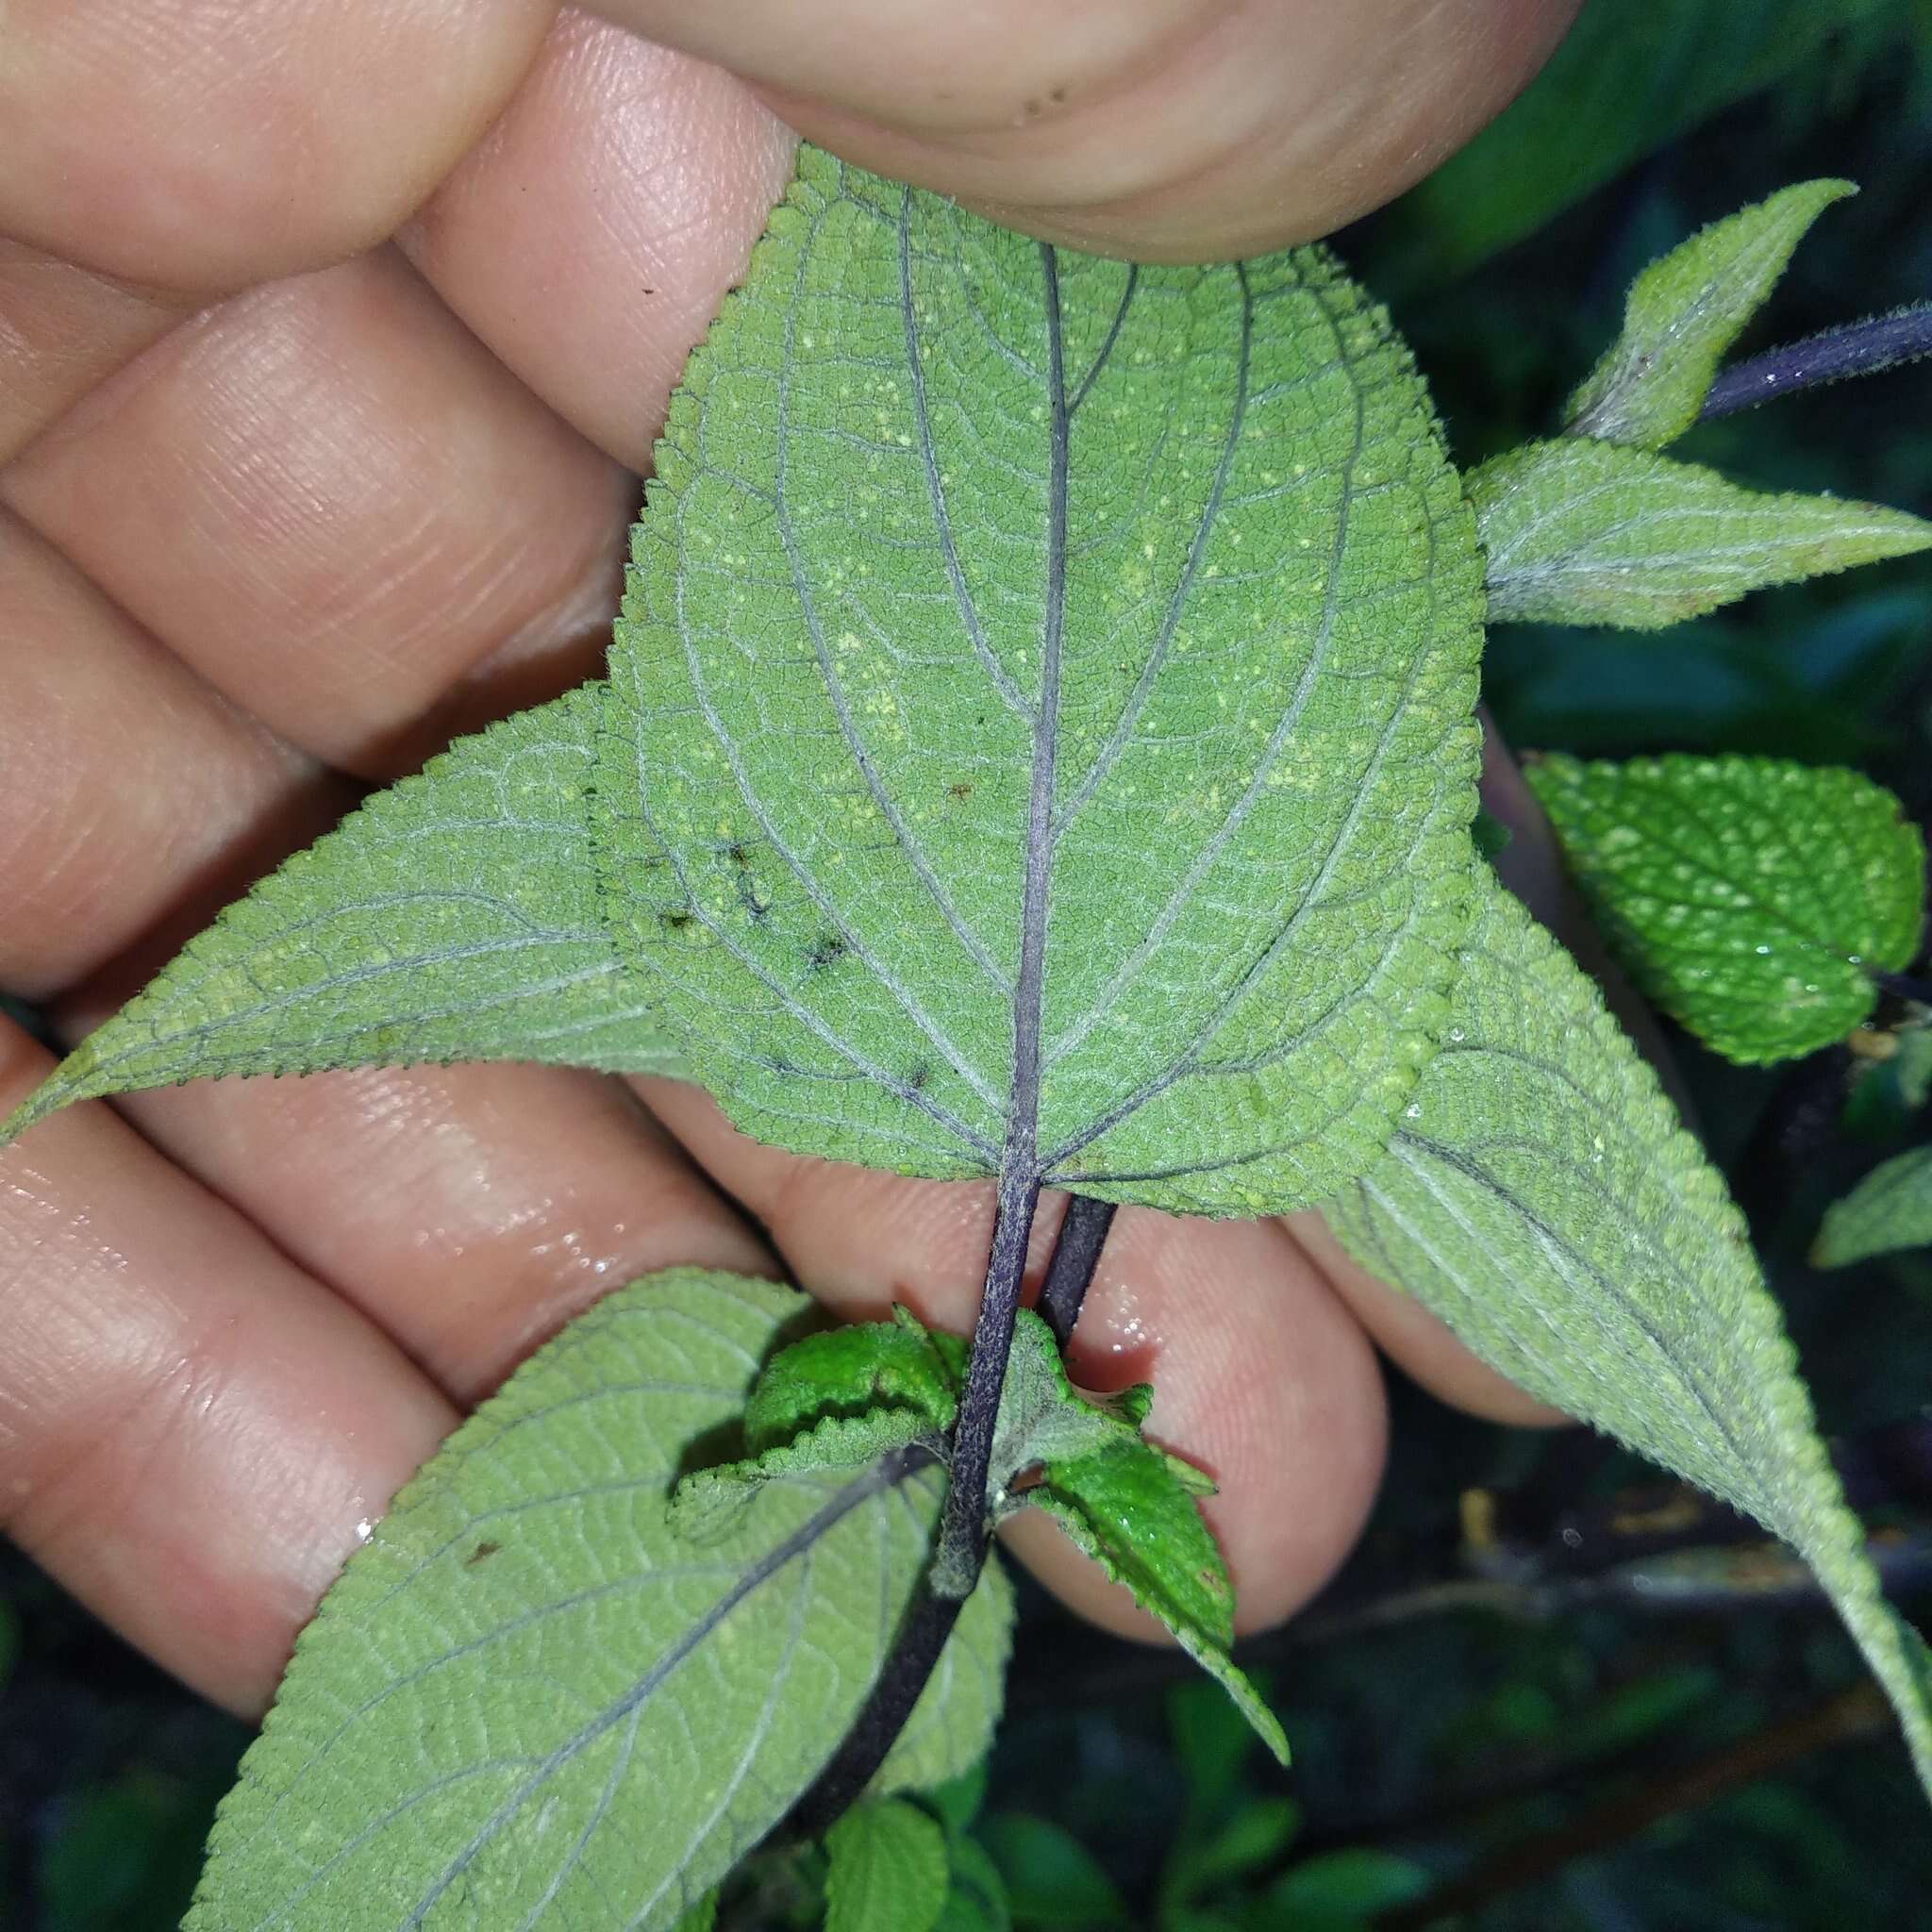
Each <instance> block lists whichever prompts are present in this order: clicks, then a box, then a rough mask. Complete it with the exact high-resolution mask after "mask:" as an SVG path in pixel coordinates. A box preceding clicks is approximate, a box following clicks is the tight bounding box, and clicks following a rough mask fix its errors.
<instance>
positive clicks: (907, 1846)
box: [825, 1798, 950, 1932]
mask: <svg viewBox="0 0 1932 1932" xmlns="http://www.w3.org/2000/svg"><path fill="white" fill-rule="evenodd" d="M825 1856H826V1859H827V1867H826V1872H825V1932H933V1927H934V1926H935V1925H936V1924H938V1923H939V1918H940V1914H941V1912H942V1911H943V1910H944V1909H945V1904H946V1892H947V1889H948V1886H947V1879H948V1874H949V1871H950V1867H949V1864H948V1861H947V1857H946V1834H945V1832H944V1830H943V1829H942V1828H941V1825H940V1824H939V1823H938V1822H937V1821H936V1820H934V1819H932V1818H929V1817H927V1816H926V1814H925V1813H924V1811H922V1810H920V1808H919V1807H917V1806H916V1805H908V1804H907V1802H906V1801H905V1800H904V1799H903V1798H885V1799H877V1800H874V1802H873V1803H871V1804H869V1805H855V1806H854V1807H852V1809H851V1810H849V1811H848V1812H846V1813H845V1815H844V1816H843V1817H842V1818H841V1819H840V1820H839V1822H838V1823H837V1824H835V1825H833V1826H832V1828H831V1830H830V1831H828V1832H827V1833H826V1834H825Z"/></svg>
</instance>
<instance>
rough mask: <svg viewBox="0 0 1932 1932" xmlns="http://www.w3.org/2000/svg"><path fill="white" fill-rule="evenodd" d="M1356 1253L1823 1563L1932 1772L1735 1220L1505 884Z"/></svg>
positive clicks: (1569, 970) (1926, 1711) (1910, 1658)
mask: <svg viewBox="0 0 1932 1932" xmlns="http://www.w3.org/2000/svg"><path fill="white" fill-rule="evenodd" d="M1465 957H1466V962H1467V966H1468V975H1467V977H1466V978H1465V980H1464V982H1463V989H1462V994H1461V998H1460V1001H1459V1006H1458V1011H1457V1019H1456V1024H1454V1025H1453V1026H1452V1027H1451V1028H1450V1030H1449V1033H1448V1035H1447V1038H1446V1040H1445V1042H1444V1045H1443V1050H1442V1052H1441V1055H1440V1056H1439V1057H1438V1058H1437V1059H1436V1061H1435V1063H1434V1064H1433V1065H1432V1066H1431V1067H1430V1069H1429V1072H1428V1074H1426V1075H1425V1076H1424V1080H1423V1082H1422V1085H1421V1086H1420V1087H1419V1088H1418V1090H1417V1091H1416V1095H1415V1098H1414V1099H1413V1100H1412V1101H1411V1102H1410V1103H1409V1105H1408V1107H1407V1108H1406V1109H1405V1112H1404V1117H1403V1122H1402V1127H1401V1131H1400V1132H1399V1133H1398V1134H1397V1136H1396V1138H1395V1140H1394V1141H1393V1142H1392V1143H1391V1147H1390V1149H1389V1151H1388V1153H1387V1154H1386V1155H1385V1156H1384V1157H1383V1158H1382V1160H1381V1161H1380V1162H1378V1163H1377V1164H1376V1166H1375V1167H1374V1169H1372V1170H1371V1171H1370V1173H1369V1174H1366V1175H1364V1176H1363V1177H1362V1178H1361V1179H1360V1180H1359V1181H1357V1182H1356V1183H1355V1184H1354V1185H1352V1186H1351V1187H1350V1188H1348V1189H1347V1190H1346V1191H1344V1192H1343V1193H1342V1194H1341V1196H1340V1197H1338V1199H1337V1200H1336V1201H1335V1202H1333V1203H1331V1204H1330V1205H1329V1208H1328V1210H1327V1212H1328V1218H1329V1220H1330V1222H1331V1224H1333V1225H1334V1227H1335V1229H1336V1231H1337V1233H1338V1234H1339V1235H1340V1236H1341V1239H1342V1241H1343V1242H1344V1243H1345V1244H1346V1245H1347V1246H1348V1248H1349V1249H1350V1251H1351V1252H1352V1253H1353V1254H1355V1255H1356V1256H1357V1257H1358V1258H1359V1259H1360V1260H1361V1261H1362V1262H1363V1263H1364V1264H1365V1265H1366V1266H1368V1267H1370V1268H1372V1269H1374V1271H1375V1273H1376V1274H1379V1275H1380V1276H1381V1277H1382V1278H1383V1279H1384V1280H1386V1281H1391V1282H1396V1283H1399V1284H1401V1285H1402V1286H1403V1287H1405V1288H1407V1290H1408V1291H1410V1292H1411V1293H1412V1294H1414V1295H1415V1296H1416V1298H1417V1299H1418V1300H1419V1301H1422V1302H1423V1303H1424V1304H1425V1305H1426V1306H1427V1307H1430V1308H1432V1309H1433V1310H1434V1311H1435V1312H1436V1313H1437V1314H1438V1315H1440V1316H1441V1318H1442V1319H1443V1320H1444V1321H1445V1322H1447V1323H1448V1324H1449V1326H1450V1327H1451V1328H1453V1329H1454V1330H1455V1331H1456V1333H1457V1335H1458V1336H1459V1337H1460V1338H1461V1339H1462V1340H1463V1341H1464V1342H1466V1343H1467V1344H1468V1345H1469V1346H1470V1347H1471V1348H1472V1349H1473V1350H1474V1352H1475V1353H1476V1354H1477V1355H1478V1356H1480V1357H1482V1358H1483V1359H1484V1360H1485V1361H1487V1362H1489V1363H1490V1364H1491V1366H1492V1367H1494V1368H1496V1369H1498V1370H1500V1371H1501V1372H1502V1373H1503V1374H1506V1375H1507V1376H1508V1377H1509V1378H1510V1380H1512V1381H1513V1382H1515V1383H1517V1384H1518V1386H1520V1387H1521V1388H1524V1389H1526V1390H1527V1391H1529V1392H1530V1393H1531V1394H1533V1395H1536V1396H1539V1397H1541V1399H1542V1400H1543V1401H1545V1402H1549V1403H1553V1404H1555V1405H1556V1406H1557V1407H1560V1408H1564V1409H1567V1410H1569V1411H1570V1413H1571V1414H1573V1415H1575V1416H1578V1417H1580V1418H1581V1419H1582V1420H1584V1421H1586V1422H1590V1423H1592V1424H1595V1425H1596V1426H1597V1427H1599V1428H1601V1429H1604V1430H1606V1431H1607V1432H1608V1433H1610V1434H1611V1435H1614V1436H1616V1437H1618V1438H1620V1439H1621V1440H1622V1441H1624V1442H1627V1443H1628V1444H1629V1445H1630V1446H1631V1447H1632V1448H1634V1449H1636V1450H1638V1451H1639V1452H1640V1453H1641V1454H1642V1455H1645V1456H1648V1457H1651V1458H1652V1459H1653V1460H1655V1461H1657V1462H1659V1463H1661V1464H1662V1465H1663V1466H1664V1467H1665V1468H1667V1469H1672V1470H1674V1471H1676V1472H1677V1473H1678V1474H1681V1475H1684V1476H1687V1477H1688V1478H1690V1479H1691V1481H1692V1482H1695V1483H1697V1484H1699V1485H1700V1486H1701V1487H1702V1488H1704V1489H1706V1490H1707V1491H1710V1492H1711V1493H1712V1494H1713V1495H1717V1496H1720V1497H1722V1498H1723V1499H1724V1501H1726V1502H1728V1503H1730V1504H1732V1505H1733V1506H1734V1507H1738V1508H1740V1509H1741V1510H1743V1511H1745V1512H1746V1513H1747V1514H1749V1515H1751V1516H1754V1517H1756V1518H1757V1521H1759V1522H1760V1523H1762V1524H1765V1525H1766V1526H1767V1527H1768V1528H1770V1529H1772V1530H1773V1531H1774V1532H1775V1533H1776V1534H1777V1535H1779V1536H1781V1537H1783V1538H1785V1540H1786V1541H1789V1542H1790V1543H1791V1544H1792V1545H1793V1546H1794V1547H1795V1548H1796V1549H1797V1550H1798V1551H1799V1552H1800V1554H1801V1555H1803V1556H1804V1557H1806V1558H1807V1561H1808V1562H1809V1563H1810V1564H1811V1566H1812V1568H1813V1570H1814V1571H1815V1572H1816V1573H1817V1574H1818V1577H1819V1581H1820V1582H1821V1583H1822V1584H1823V1586H1824V1589H1825V1591H1827V1592H1828V1593H1829V1594H1830V1596H1831V1599H1832V1601H1833V1602H1834V1603H1835V1604H1836V1605H1837V1607H1838V1609H1839V1612H1840V1615H1841V1616H1842V1617H1843V1618H1844V1621H1845V1624H1846V1625H1847V1626H1848V1628H1849V1629H1850V1631H1851V1633H1852V1636H1853V1637H1854V1639H1856V1641H1857V1643H1858V1646H1859V1648H1860V1649H1861V1650H1862V1651H1863V1652H1864V1654H1865V1656H1866V1657H1867V1659H1868V1660H1869V1661H1870V1663H1871V1665H1872V1667H1873V1669H1874V1672H1875V1673H1876V1674H1877V1675H1878V1678H1879V1680H1880V1682H1881V1683H1882V1684H1883V1685H1884V1687H1885V1689H1886V1691H1887V1692H1888V1693H1889V1694H1890V1697H1891V1700H1892V1702H1893V1704H1894V1706H1895V1707H1897V1710H1898V1713H1899V1717H1900V1720H1901V1722H1902V1724H1903V1725H1904V1727H1905V1731H1906V1736H1907V1741H1908V1742H1909V1744H1910V1746H1911V1750H1912V1754H1913V1757H1914V1759H1915V1761H1916V1763H1917V1765H1918V1768H1919V1774H1920V1777H1921V1779H1922V1780H1923V1781H1924V1783H1925V1784H1926V1786H1927V1788H1928V1790H1932V1696H1928V1693H1932V1677H1928V1675H1927V1657H1926V1651H1925V1646H1924V1643H1923V1642H1922V1641H1921V1640H1920V1639H1919V1638H1918V1637H1917V1636H1916V1635H1915V1634H1914V1633H1913V1632H1912V1631H1911V1629H1910V1628H1909V1627H1908V1626H1907V1624H1904V1623H1903V1622H1901V1621H1900V1619H1899V1618H1898V1617H1897V1616H1896V1615H1895V1614H1894V1613H1893V1611H1892V1610H1891V1609H1890V1607H1888V1606H1887V1604H1886V1602H1885V1600H1884V1598H1883V1596H1882V1595H1881V1594H1880V1592H1879V1589H1878V1581H1877V1578H1876V1577H1875V1575H1874V1574H1873V1572H1872V1569H1871V1567H1870V1565H1869V1564H1868V1563H1867V1562H1866V1560H1865V1557H1864V1552H1863V1533H1862V1530H1861V1528H1860V1526H1859V1524H1858V1522H1857V1518H1856V1517H1855V1516H1853V1514H1852V1513H1851V1511H1850V1510H1849V1509H1848V1508H1847V1507H1845V1504H1844V1500H1843V1497H1842V1494H1841V1493H1840V1489H1839V1485H1838V1479H1837V1477H1836V1475H1835V1474H1833V1472H1832V1467H1831V1463H1830V1460H1829V1458H1828V1457H1826V1455H1825V1452H1824V1444H1823V1443H1822V1442H1821V1441H1819V1439H1818V1436H1817V1433H1816V1429H1815V1425H1814V1423H1813V1419H1812V1414H1811V1405H1810V1402H1809V1400H1808V1398H1807V1395H1806V1393H1805V1388H1804V1385H1803V1383H1802V1382H1801V1381H1800V1380H1799V1379H1798V1375H1797V1371H1796V1366H1795V1363H1794V1360H1793V1357H1792V1351H1791V1346H1790V1342H1789V1341H1787V1340H1786V1337H1785V1333H1784V1328H1783V1324H1782V1321H1781V1319H1780V1316H1779V1313H1778V1308H1777V1305H1776V1303H1775V1302H1774V1300H1773V1299H1772V1297H1771V1295H1770V1293H1769V1291H1767V1290H1766V1289H1765V1287H1764V1284H1763V1281H1762V1279H1761V1278H1760V1276H1759V1274H1758V1271H1757V1264H1756V1262H1755V1261H1754V1260H1753V1258H1752V1255H1751V1248H1750V1243H1749V1241H1748V1239H1747V1237H1746V1233H1745V1229H1744V1225H1743V1222H1742V1219H1741V1217H1740V1215H1739V1213H1738V1211H1737V1209H1736V1208H1734V1207H1733V1206H1732V1204H1731V1202H1730V1201H1729V1199H1728V1198H1727V1197H1726V1195H1725V1193H1724V1184H1723V1182H1722V1181H1721V1180H1720V1179H1719V1177H1718V1175H1717V1174H1716V1173H1715V1171H1714V1170H1713V1169H1712V1168H1710V1167H1709V1166H1708V1164H1707V1162H1706V1161H1705V1159H1704V1157H1703V1154H1702V1153H1701V1151H1700V1150H1699V1148H1698V1147H1697V1144H1696V1143H1695V1141H1692V1140H1691V1137H1690V1136H1689V1135H1688V1134H1687V1133H1685V1131H1684V1130H1683V1128H1682V1126H1681V1125H1680V1124H1678V1122H1677V1120H1676V1116H1675V1113H1674V1109H1673V1108H1672V1107H1671V1106H1670V1103H1669V1102H1668V1101H1667V1100H1666V1099H1665V1098H1664V1096H1663V1093H1662V1092H1661V1091H1660V1090H1659V1088H1658V1086H1657V1076H1656V1075H1655V1074H1654V1073H1653V1072H1652V1071H1651V1069H1650V1068H1649V1067H1648V1066H1647V1065H1646V1064H1645V1063H1644V1061H1643V1060H1642V1058H1641V1057H1640V1056H1639V1054H1638V1053H1637V1051H1636V1049H1635V1048H1634V1047H1633V1046H1632V1045H1631V1044H1630V1042H1629V1041H1628V1040H1626V1039H1625V1038H1624V1034H1623V1032H1622V1031H1621V1029H1620V1028H1619V1027H1618V1026H1617V1024H1616V1023H1615V1022H1614V1021H1613V1020H1612V1019H1611V1018H1610V1017H1609V1015H1608V1014H1607V1012H1606V1011H1605V1009H1604V1006H1603V1002H1602V1000H1601V998H1600V997H1599V995H1598V993H1597V991H1596V989H1595V987H1594V986H1593V985H1592V984H1591V982H1590V980H1589V979H1587V978H1586V977H1585V976H1584V974H1582V973H1581V972H1580V971H1579V970H1578V968H1577V967H1576V966H1575V964H1574V962H1573V961H1572V960H1571V958H1570V957H1569V956H1568V955H1567V954H1566V953H1564V952H1563V951H1562V949H1561V948H1560V947H1558V946H1557V943H1556V942H1555V941H1553V940H1551V939H1550V938H1549V937H1548V936H1547V935H1546V934H1545V933H1544V932H1542V930H1541V928H1540V927H1538V926H1537V925H1536V924H1534V923H1533V922H1532V921H1531V919H1530V917H1529V915H1528V914H1527V913H1526V912H1524V910H1523V908H1521V907H1520V906H1519V905H1518V904H1517V903H1516V901H1515V900H1513V899H1512V898H1510V897H1509V896H1508V894H1507V892H1505V891H1503V889H1502V888H1501V887H1500V886H1496V887H1494V888H1493V889H1491V891H1488V893H1487V894H1486V898H1485V904H1484V907H1483V909H1482V911H1481V912H1480V914H1479V915H1478V920H1477V924H1476V927H1475V930H1474V933H1473V935H1472V937H1471V940H1470V941H1469V944H1468V947H1467V950H1466V955H1465Z"/></svg>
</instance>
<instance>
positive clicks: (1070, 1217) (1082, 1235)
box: [1040, 1194, 1114, 1353]
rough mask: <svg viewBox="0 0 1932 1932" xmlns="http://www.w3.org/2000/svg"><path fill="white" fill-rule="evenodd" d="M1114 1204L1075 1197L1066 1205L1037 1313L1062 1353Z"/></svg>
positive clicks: (1090, 1279)
mask: <svg viewBox="0 0 1932 1932" xmlns="http://www.w3.org/2000/svg"><path fill="white" fill-rule="evenodd" d="M1113 1216H1114V1204H1113V1203H1112V1202H1111V1201H1096V1200H1094V1199H1092V1198H1091V1196H1090V1195H1087V1194H1075V1195H1074V1196H1073V1198H1072V1199H1071V1200H1069V1201H1068V1203H1067V1218H1066V1220H1065V1221H1063V1222H1062V1223H1061V1224H1060V1236H1059V1241H1058V1245H1057V1246H1056V1247H1055V1248H1054V1251H1053V1260H1052V1261H1051V1262H1050V1263H1049V1264H1048V1266H1047V1271H1046V1283H1045V1285H1044V1286H1043V1287H1042V1288H1041V1291H1040V1312H1041V1316H1042V1317H1043V1318H1044V1320H1045V1322H1046V1325H1047V1326H1048V1327H1049V1328H1051V1329H1052V1330H1053V1339H1054V1344H1055V1346H1056V1347H1058V1349H1059V1350H1060V1351H1061V1352H1062V1353H1064V1352H1065V1350H1066V1346H1067V1343H1068V1341H1071V1340H1072V1338H1073V1333H1074V1323H1075V1322H1077V1321H1078V1320H1079V1319H1080V1304H1081V1303H1082V1302H1084V1301H1085V1300H1086V1299H1087V1291H1088V1290H1089V1289H1090V1288H1091V1287H1092V1285H1093V1271H1094V1270H1095V1269H1096V1268H1097V1267H1099V1265H1100V1251H1101V1249H1102V1248H1103V1247H1105V1246H1106V1245H1107V1235H1108V1229H1109V1228H1110V1227H1112V1225H1113Z"/></svg>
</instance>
